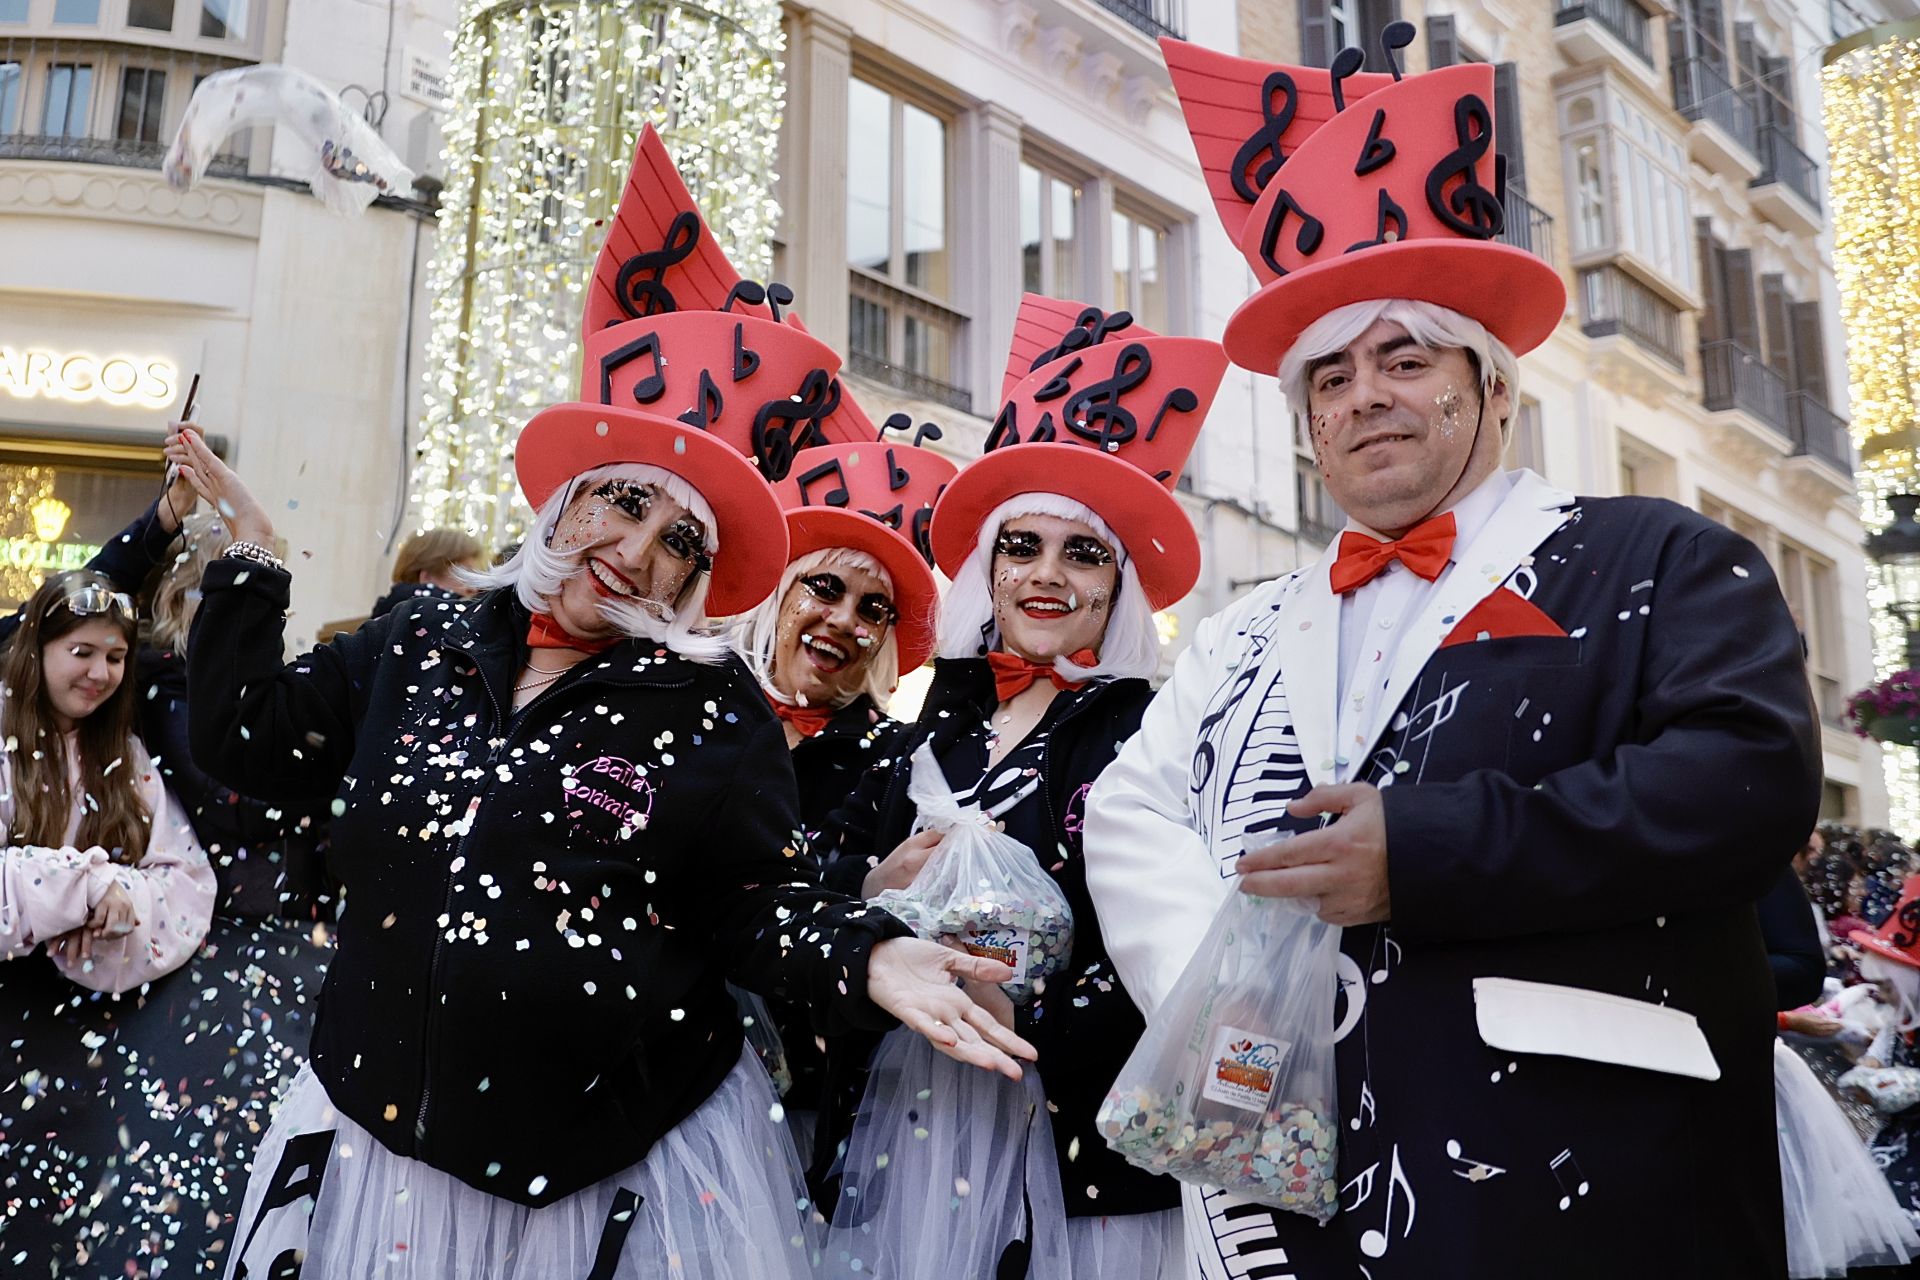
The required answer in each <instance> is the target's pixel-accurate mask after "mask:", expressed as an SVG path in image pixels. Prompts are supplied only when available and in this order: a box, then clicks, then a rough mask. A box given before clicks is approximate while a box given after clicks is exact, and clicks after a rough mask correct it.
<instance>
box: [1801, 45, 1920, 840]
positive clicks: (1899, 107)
mask: <svg viewBox="0 0 1920 1280" xmlns="http://www.w3.org/2000/svg"><path fill="white" fill-rule="evenodd" d="M1821 84H1822V98H1823V99H1824V102H1825V109H1826V125H1827V143H1828V149H1829V151H1830V153H1831V161H1830V173H1831V179H1830V180H1831V183H1832V196H1833V233H1834V234H1833V264H1834V274H1835V276H1836V277H1837V280H1838V283H1839V286H1840V311H1841V318H1842V321H1843V323H1844V325H1845V329H1846V339H1847V341H1846V347H1847V379H1848V387H1849V394H1848V400H1849V403H1850V406H1851V411H1852V418H1853V437H1854V443H1855V444H1856V445H1857V446H1858V447H1859V450H1860V459H1861V467H1860V471H1859V479H1858V485H1859V490H1860V504H1861V514H1862V516H1863V518H1864V520H1865V523H1866V527H1867V529H1868V530H1869V531H1870V532H1871V533H1874V534H1879V533H1882V532H1883V531H1885V530H1887V528H1888V526H1889V525H1890V524H1891V523H1892V518H1893V513H1892V510H1891V508H1890V507H1889V505H1888V501H1887V500H1888V499H1889V498H1890V497H1892V496H1894V495H1896V494H1920V465H1916V459H1917V458H1920V414H1917V413H1916V409H1917V407H1920V398H1917V394H1920V393H1917V392H1916V378H1920V348H1916V347H1915V345H1914V344H1913V343H1912V342H1911V341H1910V340H1909V337H1908V331H1909V327H1910V326H1911V325H1912V324H1913V323H1914V320H1915V318H1916V317H1920V225H1916V219H1920V22H1903V23H1895V24H1891V25H1888V26H1881V27H1873V28H1870V29H1868V30H1866V31H1862V32H1859V33H1858V34H1856V35H1853V36H1850V37H1848V38H1847V39H1845V40H1843V41H1841V42H1839V43H1838V44H1836V45H1834V46H1833V47H1832V48H1831V49H1829V50H1828V51H1827V54H1826V65H1825V67H1824V69H1823V70H1822V72H1821ZM1906 559H1908V558H1907V557H1900V556H1890V557H1887V558H1885V559H1870V560H1869V561H1868V566H1867V598H1868V601H1869V604H1870V605H1871V608H1872V624H1873V644H1874V667H1875V674H1876V676H1878V677H1881V678H1884V677H1886V676H1887V675H1889V674H1891V673H1892V672H1895V671H1898V670H1901V669H1903V668H1905V667H1906V666H1907V628H1906V624H1905V622H1904V621H1903V618H1902V615H1903V614H1905V615H1907V616H1920V614H1916V613H1915V611H1916V610H1917V609H1920V572H1916V566H1915V565H1913V564H1910V563H1902V561H1903V560H1906ZM1881 758H1882V760H1883V761H1884V762H1885V768H1886V778H1887V792H1888V802H1889V805H1890V808H1891V811H1892V822H1893V827H1894V829H1895V830H1896V831H1899V832H1900V833H1901V834H1902V835H1904V836H1907V837H1909V838H1911V837H1912V836H1914V835H1915V834H1916V833H1920V753H1917V752H1916V750H1915V749H1914V748H1913V747H1909V746H1895V745H1883V746H1882V748H1881Z"/></svg>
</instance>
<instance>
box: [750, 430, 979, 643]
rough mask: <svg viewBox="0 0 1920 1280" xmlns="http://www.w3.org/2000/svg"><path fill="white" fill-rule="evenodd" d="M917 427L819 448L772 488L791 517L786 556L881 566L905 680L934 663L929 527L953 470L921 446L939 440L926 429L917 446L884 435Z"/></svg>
mask: <svg viewBox="0 0 1920 1280" xmlns="http://www.w3.org/2000/svg"><path fill="white" fill-rule="evenodd" d="M911 426H912V423H911V421H910V420H909V419H908V418H907V416H906V415H905V414H895V415H894V416H893V417H891V418H888V419H887V422H886V425H885V426H884V427H882V428H881V429H880V431H879V432H878V433H877V434H876V438H874V439H869V440H865V441H859V442H856V443H853V444H829V445H820V446H817V447H815V448H812V449H803V450H801V451H800V452H799V453H798V454H796V455H795V456H794V459H793V470H792V471H790V472H788V473H787V478H786V479H785V480H782V481H781V482H780V483H779V484H777V485H775V486H774V492H775V493H776V494H778V495H779V498H780V505H781V506H783V507H785V508H786V511H787V541H788V542H789V543H790V544H791V545H790V548H789V551H788V555H789V556H790V557H791V558H792V559H794V560H798V559H799V558H800V557H801V556H804V555H807V554H808V553H810V552H814V551H825V550H827V549H829V548H832V547H848V548H851V549H852V550H855V551H863V552H865V553H866V554H867V555H870V556H872V557H873V558H874V559H875V560H877V561H879V562H880V566H881V567H882V568H883V569H885V570H886V571H887V576H888V577H889V578H891V579H892V580H893V606H894V608H895V609H896V610H898V612H899V614H900V617H899V621H897V622H895V623H894V628H893V638H894V646H895V648H896V649H897V650H898V656H899V665H900V670H901V671H902V672H907V671H912V670H914V669H915V668H916V667H918V666H920V665H921V664H922V663H924V662H925V661H926V660H927V659H928V658H930V657H932V656H933V645H934V636H935V633H936V631H937V630H938V624H939V611H940V585H939V583H938V582H937V581H936V580H935V579H934V576H933V550H932V542H931V534H930V526H931V525H932V522H933V508H934V504H935V503H936V502H938V501H939V498H940V494H941V491H942V490H944V489H945V488H946V487H947V485H948V483H949V482H950V481H952V479H953V477H954V473H955V471H956V468H955V467H954V465H953V463H951V462H949V461H948V460H947V459H945V458H943V457H941V456H940V455H939V454H937V453H935V452H934V451H933V450H931V449H927V448H922V447H920V446H919V445H918V441H920V440H922V439H925V438H927V437H928V436H931V437H932V438H933V439H935V440H938V439H939V438H940V429H939V428H938V427H936V426H934V425H933V424H932V423H925V424H923V425H922V426H921V427H920V429H919V431H918V432H917V433H916V434H915V435H914V441H915V442H916V443H914V444H907V443H905V442H903V441H894V440H889V439H887V436H886V433H887V432H888V431H894V430H904V429H907V428H910V427H911Z"/></svg>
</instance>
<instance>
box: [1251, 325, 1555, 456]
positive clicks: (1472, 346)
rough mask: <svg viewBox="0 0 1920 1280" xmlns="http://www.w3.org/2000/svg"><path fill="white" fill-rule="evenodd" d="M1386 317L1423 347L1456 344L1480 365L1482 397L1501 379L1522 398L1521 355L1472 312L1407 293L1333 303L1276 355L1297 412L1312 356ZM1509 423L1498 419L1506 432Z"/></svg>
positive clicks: (1302, 410) (1335, 348) (1303, 407)
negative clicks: (1410, 295) (1285, 351)
mask: <svg viewBox="0 0 1920 1280" xmlns="http://www.w3.org/2000/svg"><path fill="white" fill-rule="evenodd" d="M1382 320H1385V321H1387V322H1388V323H1389V324H1397V325H1399V326H1400V327H1401V328H1402V329H1405V330H1406V331H1407V336H1408V337H1410V338H1412V339H1413V340H1414V341H1415V342H1417V343H1419V344H1420V345H1421V346H1423V347H1428V348H1431V349H1432V350H1435V351H1439V350H1444V349H1445V348H1447V347H1459V348H1461V349H1462V350H1463V351H1465V352H1466V353H1467V354H1468V355H1470V356H1472V357H1473V360H1474V363H1475V365H1477V366H1478V368H1479V370H1480V397H1481V402H1482V403H1483V404H1484V403H1485V402H1486V396H1487V394H1488V393H1489V392H1491V391H1492V390H1493V387H1494V384H1495V383H1496V382H1500V383H1505V384H1506V388H1507V394H1508V395H1510V396H1512V397H1513V401H1514V403H1515V404H1518V403H1519V402H1520V360H1519V357H1517V356H1515V355H1514V354H1513V349H1512V348H1511V347H1509V346H1507V344H1506V343H1504V342H1502V341H1500V339H1498V338H1496V337H1494V336H1493V335H1492V334H1491V333H1489V332H1488V331H1487V327H1486V326H1485V325H1483V324H1481V323H1480V322H1479V321H1478V320H1475V319H1473V318H1472V317H1471V316H1464V315H1461V314H1460V313H1459V312H1458V311H1453V310H1450V309H1448V308H1446V307H1442V306H1439V305H1437V304H1435V303H1432V302H1415V301H1413V300H1412V299H1410V298H1376V299H1373V300H1371V301H1367V302H1349V303H1348V304H1347V305H1346V306H1344V307H1335V308H1334V309H1333V310H1332V311H1329V312H1327V314H1325V315H1324V316H1321V317H1320V318H1319V319H1318V320H1315V321H1314V322H1313V323H1312V324H1310V325H1308V326H1307V327H1306V329H1304V330H1303V331H1302V332H1301V334H1300V337H1299V338H1298V339H1296V340H1295V342H1294V344H1293V346H1291V347H1289V348H1288V349H1287V354H1285V355H1284V356H1281V357H1280V368H1279V370H1278V374H1279V378H1280V390H1281V391H1282V392H1283V393H1284V394H1285V395H1286V397H1287V404H1288V405H1289V406H1290V407H1291V408H1292V409H1293V411H1294V412H1295V413H1296V414H1299V415H1300V416H1301V417H1303V418H1304V417H1306V416H1307V415H1308V413H1309V409H1308V407H1307V400H1308V386H1307V373H1308V371H1309V369H1310V368H1311V366H1312V364H1313V362H1314V361H1316V360H1319V359H1322V358H1324V357H1326V356H1330V355H1334V354H1335V353H1337V352H1340V351H1343V350H1345V349H1346V347H1347V346H1348V344H1350V343H1351V342H1353V341H1354V339H1356V338H1358V337H1359V336H1360V335H1361V334H1363V333H1365V332H1366V331H1367V330H1369V329H1371V328H1372V327H1373V326H1374V325H1375V324H1377V323H1379V322H1380V321H1382ZM1506 429H1507V423H1506V422H1502V423H1501V424H1500V430H1501V434H1502V436H1503V437H1504V436H1505V433H1506Z"/></svg>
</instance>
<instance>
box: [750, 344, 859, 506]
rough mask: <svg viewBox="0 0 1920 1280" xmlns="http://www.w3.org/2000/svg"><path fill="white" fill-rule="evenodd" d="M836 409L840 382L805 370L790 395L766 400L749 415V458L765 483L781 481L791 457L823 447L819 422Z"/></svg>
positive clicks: (814, 370)
mask: <svg viewBox="0 0 1920 1280" xmlns="http://www.w3.org/2000/svg"><path fill="white" fill-rule="evenodd" d="M839 407H840V383H839V381H838V380H837V379H834V378H829V377H828V376H827V371H826V370H825V369H812V370H809V371H808V373H807V376H806V378H805V380H803V381H802V382H801V384H800V392H799V394H798V395H794V396H782V397H781V398H780V399H778V400H769V401H767V402H766V403H765V404H763V405H761V406H760V410H759V412H758V413H756V414H754V415H753V434H752V436H751V440H752V443H753V458H754V461H755V462H756V463H758V464H759V466H760V474H761V475H763V476H765V477H766V478H767V480H768V481H769V482H771V481H776V480H784V479H786V477H787V472H789V471H791V470H792V469H793V455H794V454H795V453H797V452H799V451H800V450H802V449H804V448H806V447H807V446H809V445H813V444H825V443H826V440H825V439H824V438H823V437H822V436H821V435H820V430H819V425H820V419H822V418H825V417H828V416H830V415H831V414H832V413H833V411H834V410H836V409H838V408H839Z"/></svg>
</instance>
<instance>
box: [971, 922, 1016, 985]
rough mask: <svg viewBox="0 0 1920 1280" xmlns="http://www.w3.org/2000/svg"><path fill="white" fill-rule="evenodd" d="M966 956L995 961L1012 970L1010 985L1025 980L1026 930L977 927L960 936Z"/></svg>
mask: <svg viewBox="0 0 1920 1280" xmlns="http://www.w3.org/2000/svg"><path fill="white" fill-rule="evenodd" d="M960 945H961V946H963V947H965V948H966V949H967V954H968V955H973V956H981V957H983V958H985V959H988V960H997V961H999V962H1000V963H1001V964H1004V965H1007V966H1009V967H1010V968H1012V970H1013V977H1011V978H1009V979H1008V980H1007V981H1008V982H1012V983H1020V982H1025V981H1026V980H1027V930H1025V929H1015V928H1012V927H1011V926H1008V925H978V926H975V927H973V928H970V929H968V930H967V931H966V932H965V933H963V934H961V935H960Z"/></svg>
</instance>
